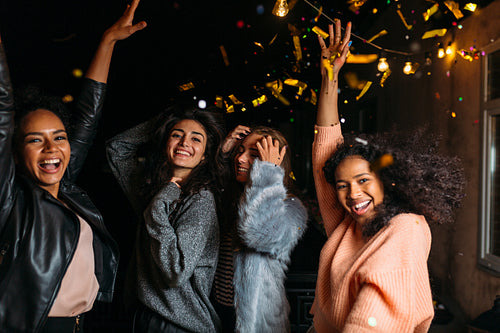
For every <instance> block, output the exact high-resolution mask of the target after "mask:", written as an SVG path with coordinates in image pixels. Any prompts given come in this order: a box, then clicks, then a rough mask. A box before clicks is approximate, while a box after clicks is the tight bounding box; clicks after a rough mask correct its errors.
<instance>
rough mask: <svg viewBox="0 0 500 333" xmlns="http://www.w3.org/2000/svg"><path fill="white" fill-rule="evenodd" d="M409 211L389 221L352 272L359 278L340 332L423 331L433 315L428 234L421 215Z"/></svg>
mask: <svg viewBox="0 0 500 333" xmlns="http://www.w3.org/2000/svg"><path fill="white" fill-rule="evenodd" d="M408 217H412V218H411V219H409V218H408ZM413 217H416V215H411V214H409V215H401V216H399V217H397V218H396V220H395V219H393V220H392V221H391V224H392V226H391V227H390V229H392V230H391V232H390V233H389V234H388V236H387V237H386V238H385V239H384V241H383V242H382V244H381V246H380V247H379V249H378V251H376V252H375V253H374V254H373V255H372V256H371V257H369V258H368V259H367V260H366V264H365V265H364V267H363V268H362V269H361V270H360V271H359V272H358V274H357V276H355V277H354V278H355V279H360V280H361V281H362V282H361V285H360V290H359V293H358V296H357V297H356V300H355V303H354V305H353V307H352V309H351V311H350V313H349V315H348V317H347V320H346V324H345V327H344V329H343V332H352V333H354V332H427V329H428V328H429V326H430V323H431V321H432V317H433V315H434V309H433V305H432V293H431V290H430V283H429V275H428V271H427V258H428V255H429V250H430V243H431V238H430V230H429V227H428V225H427V223H426V222H425V220H424V219H420V218H419V219H417V218H413ZM394 253H397V254H398V255H394Z"/></svg>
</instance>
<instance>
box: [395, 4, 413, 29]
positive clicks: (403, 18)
mask: <svg viewBox="0 0 500 333" xmlns="http://www.w3.org/2000/svg"><path fill="white" fill-rule="evenodd" d="M397 13H398V15H399V18H400V19H401V21H403V24H404V25H405V27H406V29H407V30H411V29H412V28H413V25H411V24H408V23H406V20H405V17H404V16H403V13H401V11H400V10H399V9H398V10H397Z"/></svg>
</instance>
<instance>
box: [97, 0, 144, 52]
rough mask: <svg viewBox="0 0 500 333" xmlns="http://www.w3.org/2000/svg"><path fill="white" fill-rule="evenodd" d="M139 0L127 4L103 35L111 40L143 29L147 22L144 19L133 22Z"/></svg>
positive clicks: (113, 40) (126, 36)
mask: <svg viewBox="0 0 500 333" xmlns="http://www.w3.org/2000/svg"><path fill="white" fill-rule="evenodd" d="M139 2H140V0H133V1H132V4H131V5H127V9H126V10H125V12H124V13H123V15H122V16H121V17H120V18H119V19H118V21H116V22H115V24H113V25H112V26H111V27H109V29H108V30H106V31H105V32H104V37H103V38H107V39H108V40H109V41H111V42H116V41H119V40H123V39H126V38H128V37H130V36H131V35H133V34H134V33H135V32H137V31H139V30H142V29H144V28H145V27H146V26H147V24H146V22H145V21H141V22H138V23H136V24H133V21H134V14H135V10H136V9H137V6H138V5H139Z"/></svg>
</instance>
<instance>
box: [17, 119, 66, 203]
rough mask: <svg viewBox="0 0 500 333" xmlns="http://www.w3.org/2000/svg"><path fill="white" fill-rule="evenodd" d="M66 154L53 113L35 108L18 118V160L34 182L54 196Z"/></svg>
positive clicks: (62, 132) (61, 131) (63, 137)
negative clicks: (19, 121)
mask: <svg viewBox="0 0 500 333" xmlns="http://www.w3.org/2000/svg"><path fill="white" fill-rule="evenodd" d="M70 155H71V148H70V146H69V142H68V135H67V133H66V129H65V127H64V125H63V123H62V121H61V119H59V117H57V116H56V115H55V114H54V113H52V112H50V111H48V110H44V109H38V110H36V111H33V112H30V113H29V114H27V115H26V116H25V117H24V118H23V119H22V120H21V123H20V126H19V143H18V162H19V164H20V166H21V167H22V169H23V170H24V171H25V173H26V174H27V175H28V176H29V177H30V178H31V179H32V180H33V181H35V183H37V184H38V185H39V186H40V187H41V188H43V189H45V190H47V191H48V192H49V193H51V194H52V195H53V196H54V197H56V198H57V193H58V191H59V182H60V181H61V179H62V177H63V175H64V172H65V171H66V167H67V166H68V163H69V159H70Z"/></svg>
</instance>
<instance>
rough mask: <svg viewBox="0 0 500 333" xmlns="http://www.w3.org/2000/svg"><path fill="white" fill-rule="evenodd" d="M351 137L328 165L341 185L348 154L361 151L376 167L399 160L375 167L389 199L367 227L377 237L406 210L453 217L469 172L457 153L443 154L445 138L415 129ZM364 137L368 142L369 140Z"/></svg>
mask: <svg viewBox="0 0 500 333" xmlns="http://www.w3.org/2000/svg"><path fill="white" fill-rule="evenodd" d="M358 138H361V139H362V140H359V141H362V142H358V141H356V140H354V139H355V137H346V139H345V141H344V142H343V143H341V144H339V147H338V150H337V151H336V152H335V153H334V154H333V155H332V156H331V157H330V158H329V159H328V161H327V162H326V163H325V166H324V169H323V170H324V172H325V177H326V180H327V181H328V182H329V183H331V184H335V170H336V169H337V166H338V165H339V163H340V162H341V161H342V160H343V159H344V158H346V157H348V156H352V155H359V156H361V157H363V158H364V159H365V160H367V161H368V162H369V163H370V165H373V164H374V162H376V161H377V160H378V159H379V158H380V157H381V156H382V155H384V154H390V155H391V156H392V158H393V163H392V164H391V165H389V166H387V167H384V168H382V169H380V170H375V171H376V172H377V175H378V176H379V177H380V179H381V181H382V183H383V186H384V200H383V202H382V204H380V205H379V206H377V207H376V210H377V214H376V215H375V217H374V218H373V219H372V220H371V221H370V222H369V223H367V224H365V225H364V226H363V236H365V237H371V236H373V235H375V234H376V233H377V232H378V231H379V230H380V229H382V228H383V227H384V226H386V225H388V224H389V221H390V220H391V219H392V218H393V217H394V216H396V215H398V214H401V213H415V214H419V215H423V216H425V218H426V220H427V221H429V223H445V222H452V221H453V217H454V216H453V212H454V210H455V209H456V208H458V207H459V206H460V203H461V200H462V199H463V197H464V188H465V176H464V170H463V168H462V166H461V162H460V160H459V159H458V158H457V157H448V156H445V155H442V154H440V153H438V151H437V150H438V145H439V142H440V141H441V140H440V139H441V138H440V137H438V136H436V135H432V134H430V133H429V131H428V130H426V129H418V130H415V131H413V132H411V133H403V132H401V133H399V132H391V133H382V134H371V135H367V134H364V135H359V136H358ZM363 140H364V141H363Z"/></svg>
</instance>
